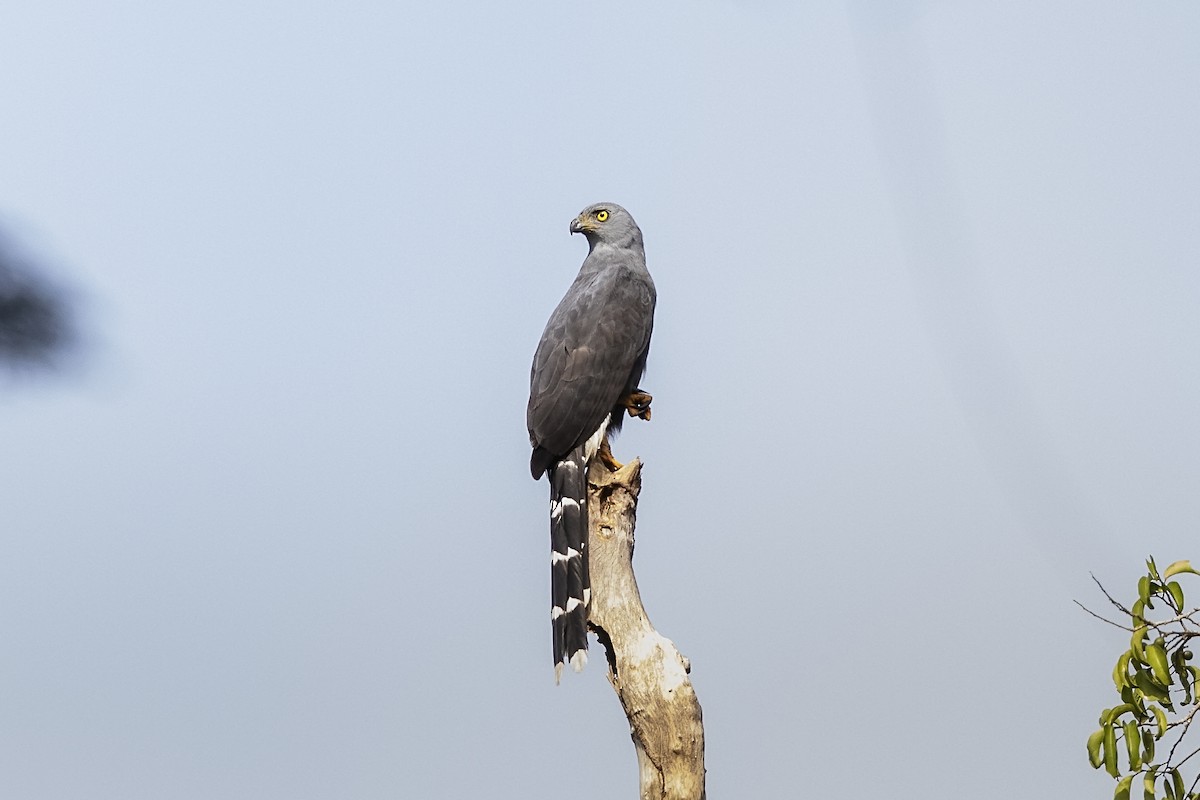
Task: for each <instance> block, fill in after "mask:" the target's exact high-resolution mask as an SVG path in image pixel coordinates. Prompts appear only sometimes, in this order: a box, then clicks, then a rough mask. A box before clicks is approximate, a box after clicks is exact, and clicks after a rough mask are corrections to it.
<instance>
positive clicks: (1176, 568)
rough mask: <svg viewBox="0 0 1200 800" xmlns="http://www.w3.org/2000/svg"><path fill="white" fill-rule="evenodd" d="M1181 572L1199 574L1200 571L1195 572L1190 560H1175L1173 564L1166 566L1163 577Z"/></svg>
mask: <svg viewBox="0 0 1200 800" xmlns="http://www.w3.org/2000/svg"><path fill="white" fill-rule="evenodd" d="M1183 572H1190V573H1192V574H1193V575H1200V572H1197V571H1196V570H1195V568H1194V567H1192V562H1191V561H1176V562H1175V563H1174V564H1172V565H1171V566H1169V567H1167V569H1166V570H1165V571H1164V572H1163V578H1170V577H1173V576H1175V575H1179V574H1180V573H1183Z"/></svg>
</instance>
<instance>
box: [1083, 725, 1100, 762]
mask: <svg viewBox="0 0 1200 800" xmlns="http://www.w3.org/2000/svg"><path fill="white" fill-rule="evenodd" d="M1103 744H1104V728H1099V729H1097V730H1096V732H1095V733H1093V734H1092V735H1091V736H1089V737H1088V743H1087V748H1088V761H1089V762H1091V765H1092V766H1093V767H1094V768H1096V769H1100V765H1101V764H1103V763H1104V754H1103V753H1101V752H1100V747H1101V745H1103Z"/></svg>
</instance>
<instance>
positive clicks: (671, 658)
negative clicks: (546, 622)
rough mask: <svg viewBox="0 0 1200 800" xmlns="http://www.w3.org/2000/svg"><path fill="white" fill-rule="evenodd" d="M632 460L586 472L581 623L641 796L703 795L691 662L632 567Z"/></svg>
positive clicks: (675, 799)
mask: <svg viewBox="0 0 1200 800" xmlns="http://www.w3.org/2000/svg"><path fill="white" fill-rule="evenodd" d="M641 488H642V465H641V462H640V461H633V462H631V463H629V464H626V465H625V466H624V467H623V468H622V469H620V470H619V471H617V472H609V471H608V470H607V469H606V468H605V467H603V466H602V465H600V464H599V463H596V464H593V465H592V469H591V472H590V473H589V474H588V493H589V497H588V505H589V508H590V510H591V511H590V517H591V519H590V523H589V524H590V536H589V544H588V564H589V571H590V573H591V585H592V599H591V605H590V607H589V609H588V627H589V628H591V629H592V630H593V631H594V632H595V633H596V635H597V636H598V637H599V638H600V643H601V644H602V645H603V646H604V648H605V651H606V656H607V658H608V680H609V682H610V683H611V684H612V686H613V689H615V690H616V692H617V698H618V699H619V700H620V701H621V706H622V707H623V708H624V709H625V716H626V717H627V718H628V719H629V729H630V735H631V736H632V738H633V745H634V748H635V749H636V751H637V757H638V766H639V769H640V772H641V795H640V797H641V800H704V797H705V793H704V723H703V718H702V716H701V711H700V702H699V700H697V699H696V692H695V691H694V690H693V689H692V682H691V680H690V679H689V678H688V673H689V672H690V671H691V665H690V664H689V663H688V661H687V659H685V658H684V657H683V656H681V655H680V654H679V651H678V650H676V649H675V645H674V644H673V643H672V642H671V640H670V639H668V638H666V637H665V636H663V635H662V634H660V633H659V632H658V631H656V630H655V629H654V626H653V625H651V624H650V618H649V617H648V616H647V615H646V609H645V608H644V607H643V606H642V598H641V594H640V593H639V592H638V586H637V578H636V577H635V576H634V573H633V545H634V527H635V524H636V514H637V498H638V494H639V492H640V491H641Z"/></svg>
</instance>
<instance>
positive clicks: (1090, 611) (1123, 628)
mask: <svg viewBox="0 0 1200 800" xmlns="http://www.w3.org/2000/svg"><path fill="white" fill-rule="evenodd" d="M1071 602H1072V603H1074V604H1075V605H1077V606H1079V607H1080V608H1082V609H1083V610H1084V611H1086V612H1087V613H1089V614H1091V615H1092V616H1093V617H1095V618H1096V619H1098V620H1100V621H1101V622H1107V623H1108V624H1109V625H1112V626H1113V627H1114V628H1120V629H1121V630H1123V631H1127V632H1129V633H1133V628H1126V627H1125V626H1124V625H1122V624H1121V623H1119V622H1113V621H1112V620H1111V619H1108V618H1107V617H1102V616H1100V615H1099V614H1097V613H1096V612H1095V611H1092V610H1091V609H1090V608H1088V607H1087V606H1085V605H1084V604H1083V603H1081V602H1079V601H1078V600H1072V601H1071Z"/></svg>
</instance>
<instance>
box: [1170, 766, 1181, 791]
mask: <svg viewBox="0 0 1200 800" xmlns="http://www.w3.org/2000/svg"><path fill="white" fill-rule="evenodd" d="M1171 784H1172V785H1173V786H1174V787H1175V796H1176V797H1179V798H1182V797H1183V776H1182V775H1180V774H1179V769H1178V768H1176V769H1173V770H1171Z"/></svg>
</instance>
